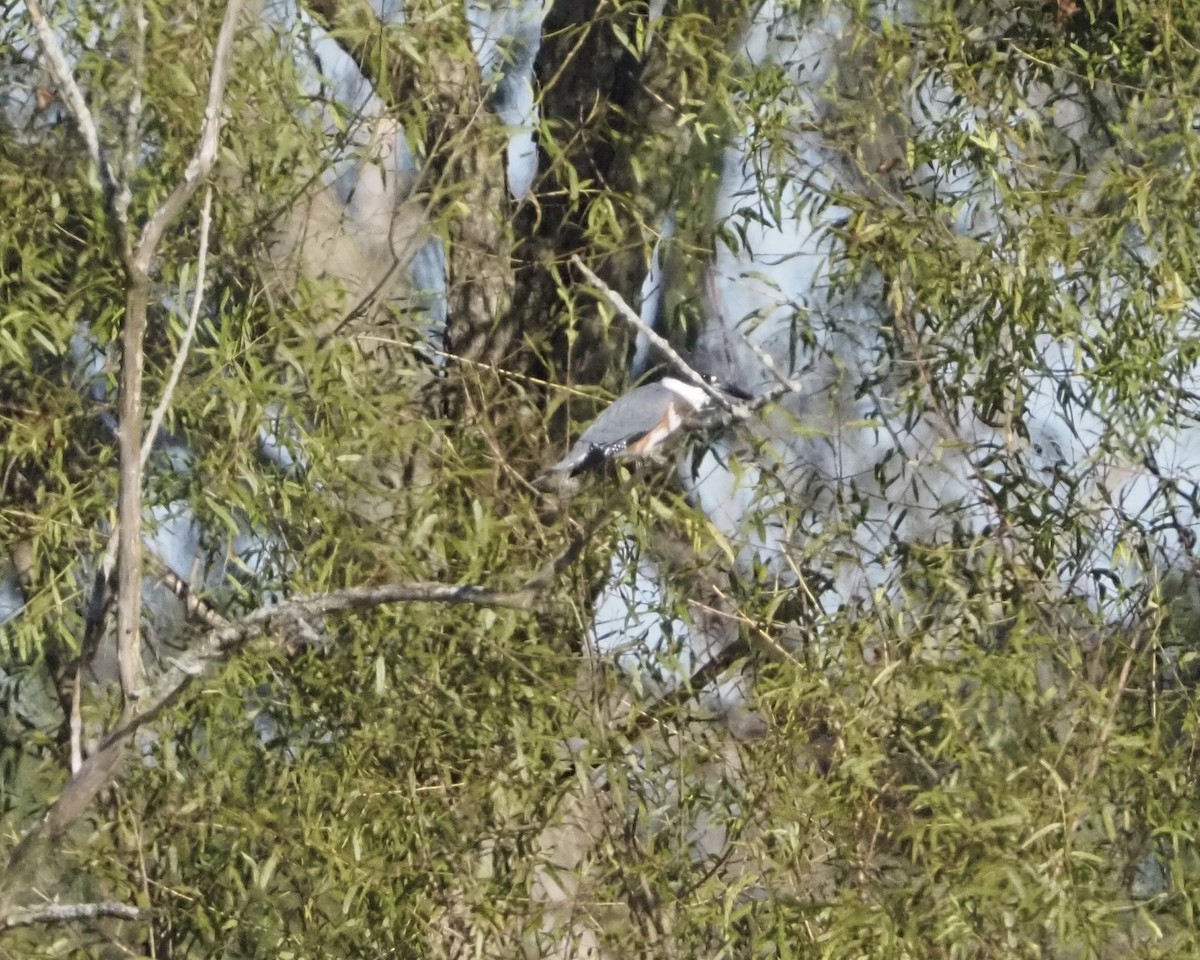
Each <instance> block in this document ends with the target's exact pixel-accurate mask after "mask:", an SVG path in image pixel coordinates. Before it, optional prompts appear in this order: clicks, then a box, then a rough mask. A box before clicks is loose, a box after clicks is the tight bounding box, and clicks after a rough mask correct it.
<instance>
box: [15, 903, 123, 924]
mask: <svg viewBox="0 0 1200 960" xmlns="http://www.w3.org/2000/svg"><path fill="white" fill-rule="evenodd" d="M141 916H142V911H141V910H139V909H138V908H137V907H131V906H130V905H129V904H127V903H117V902H115V901H112V900H105V901H103V902H101V903H52V904H49V905H48V906H44V907H28V908H25V909H21V910H14V911H13V912H12V913H10V914H8V915H6V916H4V917H0V930H12V929H13V928H14V927H32V926H34V925H36V924H39V923H69V922H71V921H72V920H94V919H95V918H96V917H119V918H120V919H122V920H138V919H140V918H141Z"/></svg>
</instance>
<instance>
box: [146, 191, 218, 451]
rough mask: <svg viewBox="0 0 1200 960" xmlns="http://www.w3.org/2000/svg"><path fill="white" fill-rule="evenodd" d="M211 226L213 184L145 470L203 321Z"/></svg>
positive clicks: (151, 431) (152, 421) (148, 441)
mask: <svg viewBox="0 0 1200 960" xmlns="http://www.w3.org/2000/svg"><path fill="white" fill-rule="evenodd" d="M211 226H212V187H211V186H210V187H207V188H206V189H205V191H204V209H203V210H202V211H201V212H200V253H199V255H198V256H197V258H196V288H195V290H194V292H193V294H192V312H191V313H190V314H189V315H188V318H187V326H186V327H184V330H183V336H182V337H180V339H179V349H178V350H176V351H175V360H174V361H173V362H172V364H171V373H170V375H168V377H167V383H166V385H165V386H164V387H163V393H162V397H160V398H159V401H158V406H156V407H155V408H154V412H153V413H152V414H150V422H149V423H148V424H147V426H146V435H145V438H144V439H143V440H142V469H143V470H145V469H146V462H147V461H148V460H149V459H150V453H151V451H152V450H153V449H154V441H155V438H156V437H157V436H158V431H159V428H160V427H161V426H162V422H163V418H164V417H165V416H166V415H167V410H169V409H170V407H171V398H172V396H174V394H175V388H176V387H177V386H178V385H179V378H180V377H182V376H183V368H184V367H185V366H186V365H187V357H188V350H190V349H191V346H192V338H193V337H194V336H195V335H196V325H197V324H198V323H199V321H200V307H201V305H202V304H203V302H204V281H205V271H206V270H207V269H208V235H209V231H210V228H211Z"/></svg>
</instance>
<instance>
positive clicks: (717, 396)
mask: <svg viewBox="0 0 1200 960" xmlns="http://www.w3.org/2000/svg"><path fill="white" fill-rule="evenodd" d="M571 263H573V264H574V265H575V266H576V267H578V268H579V271H580V272H581V273H582V274H583V276H584V278H585V279H586V280H587V282H588V283H590V284H591V285H592V286H593V287H595V288H596V290H597V291H598V292H599V293H600V294H601V295H602V296H603V297H604V299H605V300H607V301H608V302H609V303H610V304H612V306H613V308H614V309H615V310H616V311H617V313H619V314H620V315H621V316H622V317H623V318H624V319H625V320H627V321H628V322H629V323H630V324H631V325H632V326H633V328H634V329H635V330H637V331H639V332H641V333H644V334H645V335H646V336H647V337H648V338H649V340H650V342H651V343H652V344H654V346H656V347H657V348H658V349H659V350H660V351H661V352H662V353H663V355H664V356H665V357H666V358H667V359H668V360H670V361H671V363H672V364H673V365H674V366H675V367H676V369H677V370H678V371H679V372H680V373H682V374H683V375H684V376H685V377H687V378H688V379H689V380H691V381H692V383H694V384H695V385H696V386H698V387H700V389H702V390H703V391H704V392H705V393H707V394H708V395H709V396H710V397H712V398H713V400H714V401H715V402H716V403H717V405H718V406H720V408H721V409H722V411H723V417H724V420H723V421H722V422H724V423H726V424H727V423H729V422H730V421H733V420H748V419H749V418H750V417H751V416H752V415H753V414H755V413H756V412H757V411H759V410H761V409H762V408H763V407H765V406H767V405H768V404H771V403H774V402H775V401H776V400H778V399H779V398H780V397H782V396H783V395H784V394H785V393H793V392H799V388H798V385H797V384H795V383H794V382H792V381H791V380H788V379H787V378H786V377H781V378H780V379H781V382H780V383H778V384H776V385H775V386H774V387H772V388H771V389H770V390H767V391H766V392H765V393H761V394H759V395H758V396H756V397H755V398H754V399H753V400H752V401H750V402H749V403H733V402H731V401H730V400H729V398H728V397H726V396H725V395H724V394H722V393H721V392H720V391H719V390H718V389H717V388H716V387H714V386H713V385H712V384H710V383H708V382H706V381H705V379H704V378H703V377H702V376H700V374H698V373H697V372H696V371H695V370H694V369H693V368H692V367H691V365H690V364H688V362H687V361H686V360H684V359H683V357H681V356H680V355H679V354H678V353H677V352H676V350H675V348H674V347H672V346H671V345H670V344H669V343H668V342H667V341H666V340H665V339H663V337H662V335H661V334H659V333H657V332H655V331H654V330H653V329H651V327H650V326H649V325H648V324H647V323H646V321H644V320H643V319H642V318H641V317H639V316H638V315H637V313H636V311H634V309H633V307H631V306H630V305H629V304H628V303H626V302H625V299H624V298H623V297H622V296H621V295H620V294H619V293H617V291H615V290H613V289H612V288H611V287H610V286H608V284H606V283H605V282H604V281H603V280H601V279H600V278H599V277H598V276H596V274H595V273H593V272H592V271H591V270H589V269H588V268H587V266H586V265H585V264H584V262H583V261H582V260H580V259H579V255H578V254H573V255H572V256H571ZM718 425H719V423H714V424H713V426H718Z"/></svg>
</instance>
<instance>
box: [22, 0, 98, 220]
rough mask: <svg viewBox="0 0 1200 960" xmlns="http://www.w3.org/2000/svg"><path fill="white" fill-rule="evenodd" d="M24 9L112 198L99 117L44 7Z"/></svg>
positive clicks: (30, 4) (29, 1) (29, 0)
mask: <svg viewBox="0 0 1200 960" xmlns="http://www.w3.org/2000/svg"><path fill="white" fill-rule="evenodd" d="M25 9H26V10H28V11H29V19H30V20H31V21H33V29H34V31H35V32H36V33H37V38H38V47H39V48H40V49H41V52H42V64H43V66H45V67H46V69H47V70H48V71H49V72H50V75H51V76H52V77H53V78H54V82H55V84H57V85H58V92H59V94H60V95H61V96H62V99H63V102H64V103H65V104H66V105H67V109H68V110H70V111H71V116H72V117H74V118H75V126H76V127H78V128H79V135H80V136H81V137H83V143H84V146H85V147H86V148H87V152H88V157H89V158H90V159H91V161H92V165H93V166H94V167H95V168H96V175H97V176H98V177H99V179H100V183H101V186H103V188H104V192H105V194H106V195H107V196H109V197H111V196H112V195H113V194H114V193H115V192H116V188H117V184H116V176H115V174H114V173H113V170H112V167H110V166H109V164H108V160H107V158H106V157H105V156H104V154H103V152H102V151H101V148H100V135H99V133H98V132H97V130H96V120H95V118H94V117H93V116H92V111H91V110H89V109H88V105H87V101H86V100H84V99H83V91H82V90H80V89H79V84H78V83H76V82H75V76H74V74H73V72H72V71H71V65H70V64H69V63H67V58H66V56H65V55H64V54H63V49H62V45H61V44H60V43H59V42H58V37H57V35H56V34H55V33H54V30H53V28H52V27H51V26H50V24H49V23H47V22H46V15H45V14H44V13H43V12H42V7H41V5H40V4H39V3H38V2H37V0H26V3H25Z"/></svg>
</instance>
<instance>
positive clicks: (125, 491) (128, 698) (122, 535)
mask: <svg viewBox="0 0 1200 960" xmlns="http://www.w3.org/2000/svg"><path fill="white" fill-rule="evenodd" d="M241 8H242V0H229V2H228V4H227V5H226V7H225V16H224V19H223V20H222V21H221V30H220V33H219V34H218V35H217V44H216V49H215V51H214V53H213V66H212V76H211V78H210V80H209V87H208V102H207V103H206V105H205V108H204V122H203V124H202V125H201V129H200V142H199V144H198V145H197V147H196V152H195V154H194V155H193V157H192V160H191V162H190V163H189V164H188V166H187V169H186V170H185V171H184V175H183V179H182V180H180V181H179V183H177V184H176V185H175V188H174V189H173V190H172V191H171V193H170V194H169V195H168V197H167V199H166V200H164V201H163V202H162V204H161V205H160V206H159V207H158V209H157V210H155V211H154V213H153V214H151V216H150V219H149V220H147V221H146V224H145V226H144V227H143V229H142V236H141V239H140V240H139V241H138V244H137V247H136V248H135V249H134V250H133V252H132V253H131V254H130V255H129V256H127V257H126V264H125V267H126V272H127V274H128V284H129V285H128V289H127V292H126V302H125V326H124V330H123V331H122V339H121V352H122V378H121V413H120V417H121V419H120V431H119V437H118V449H119V453H120V469H121V484H120V500H119V506H118V511H117V517H118V518H117V538H118V549H117V558H118V567H117V663H118V666H119V672H120V676H121V690H122V693H123V695H124V697H125V708H126V716H127V717H128V716H129V715H131V714H132V711H133V710H134V704H135V703H136V700H137V698H138V696H139V695H140V692H141V686H142V677H143V667H142V657H141V615H142V465H143V463H144V458H143V454H142V414H143V404H142V383H143V377H144V373H145V353H144V344H145V339H146V316H147V310H148V306H149V297H150V266H151V264H152V263H153V262H154V258H155V256H157V254H158V247H159V244H160V243H161V241H162V238H163V236H164V234H165V233H166V230H167V228H168V227H169V226H170V225H171V224H172V223H174V222H175V220H176V219H177V218H178V217H179V216H180V214H182V213H183V210H184V208H185V207H186V206H187V204H188V202H189V201H190V200H191V198H192V196H193V195H194V194H195V192H196V189H197V188H198V187H199V185H200V183H201V182H202V181H203V180H204V179H205V178H206V177H207V176H208V175H209V174H210V173H211V172H212V168H213V166H214V164H215V163H216V159H217V143H218V138H219V136H220V132H221V109H222V103H223V100H224V96H225V83H226V80H227V78H228V76H229V61H230V58H231V55H232V51H233V37H234V33H235V31H236V28H237V23H238V17H239V15H240V13H241ZM206 236H207V234H205V237H202V238H201V242H202V244H203V243H204V242H205V239H206ZM156 429H157V428H156Z"/></svg>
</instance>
